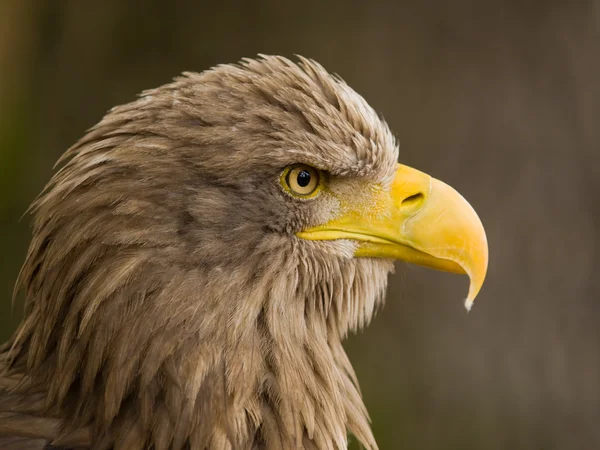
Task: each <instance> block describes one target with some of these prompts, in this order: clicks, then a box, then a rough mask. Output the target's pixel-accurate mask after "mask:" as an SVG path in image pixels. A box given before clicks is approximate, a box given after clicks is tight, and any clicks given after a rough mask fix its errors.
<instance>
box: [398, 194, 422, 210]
mask: <svg viewBox="0 0 600 450" xmlns="http://www.w3.org/2000/svg"><path fill="white" fill-rule="evenodd" d="M424 198H425V196H424V195H423V194H421V193H420V192H419V193H418V194H414V195H411V196H410V197H406V198H405V199H404V200H402V205H401V207H402V208H408V207H411V206H415V205H418V204H420V203H422V202H423V199H424Z"/></svg>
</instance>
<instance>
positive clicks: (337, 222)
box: [298, 164, 488, 309]
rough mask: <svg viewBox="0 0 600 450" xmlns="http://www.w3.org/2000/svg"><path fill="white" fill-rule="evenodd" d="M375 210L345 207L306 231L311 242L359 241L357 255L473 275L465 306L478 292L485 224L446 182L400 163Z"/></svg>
mask: <svg viewBox="0 0 600 450" xmlns="http://www.w3.org/2000/svg"><path fill="white" fill-rule="evenodd" d="M382 195H383V197H382V198H379V199H377V201H376V202H375V203H376V204H374V205H373V207H372V208H369V209H372V210H369V211H365V210H364V209H361V208H358V207H357V208H350V209H346V210H345V211H344V212H343V213H342V215H340V216H339V217H336V218H335V219H333V220H331V221H329V222H327V223H326V224H324V225H319V226H317V227H314V228H311V229H308V230H304V231H301V232H299V233H298V236H299V237H302V238H304V239H311V240H332V239H351V240H355V241H359V242H360V244H359V246H358V247H357V250H356V252H355V256H357V257H380V258H394V259H399V260H402V261H406V262H410V263H414V264H419V265H422V266H426V267H431V268H434V269H438V270H445V271H448V272H454V273H460V274H467V275H468V276H469V277H470V279H471V285H470V287H469V294H468V296H467V299H466V301H465V306H466V307H467V309H470V308H471V306H472V304H473V300H474V299H475V297H476V296H477V294H478V293H479V290H480V289H481V286H482V284H483V280H484V279H485V274H486V272H487V265H488V245H487V239H486V236H485V231H484V229H483V225H482V224H481V221H480V220H479V217H478V216H477V213H475V211H474V210H473V208H472V207H471V205H469V203H468V202H467V201H466V200H465V199H464V198H463V197H462V196H461V195H460V194H459V193H458V192H456V191H455V190H454V189H452V188H451V187H450V186H448V185H447V184H445V183H443V182H441V181H439V180H436V179H435V178H432V177H430V176H429V175H427V174H425V173H423V172H419V171H418V170H415V169H412V168H410V167H407V166H403V165H401V164H399V165H398V169H397V171H396V176H395V178H394V181H393V183H392V187H391V190H390V191H389V192H386V193H384V194H382Z"/></svg>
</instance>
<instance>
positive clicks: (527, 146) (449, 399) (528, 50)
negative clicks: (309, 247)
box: [0, 0, 600, 450]
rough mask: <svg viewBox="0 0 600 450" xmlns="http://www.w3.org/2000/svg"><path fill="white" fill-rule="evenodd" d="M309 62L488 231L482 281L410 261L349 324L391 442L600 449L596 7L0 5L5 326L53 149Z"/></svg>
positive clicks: (0, 258) (371, 399) (381, 437)
mask: <svg viewBox="0 0 600 450" xmlns="http://www.w3.org/2000/svg"><path fill="white" fill-rule="evenodd" d="M257 53H269V54H282V55H285V56H293V55H294V54H302V55H304V56H307V57H310V58H314V59H316V60H317V61H319V62H320V63H321V64H323V65H324V66H325V67H326V68H327V69H328V70H330V71H332V72H336V73H338V74H340V75H341V76H342V77H343V78H344V79H345V80H346V81H347V82H348V83H349V84H350V85H351V86H352V87H353V88H354V89H355V90H357V91H358V92H359V93H361V94H362V95H363V96H364V97H365V98H366V99H367V101H369V102H370V104H371V105H372V106H373V107H374V108H375V109H376V110H377V111H379V112H380V113H381V114H382V115H383V116H384V117H385V118H386V120H387V121H388V122H389V124H390V127H391V128H392V130H394V132H395V133H396V135H397V136H398V138H399V141H400V146H401V151H400V155H401V156H400V158H401V161H402V162H403V163H406V164H408V165H411V166H414V167H417V168H419V169H421V170H423V171H426V172H428V173H430V174H432V175H433V176H435V177H437V178H440V179H442V180H444V181H446V182H447V183H449V184H451V185H452V186H454V187H455V188H456V189H457V190H458V191H460V192H461V193H462V194H463V195H464V196H465V197H466V198H467V199H468V200H469V201H470V202H471V204H472V205H473V206H474V207H475V209H476V210H477V211H478V213H479V215H480V217H481V219H482V221H483V223H484V225H485V227H486V229H487V233H488V239H489V244H490V267H489V272H488V277H487V282H486V284H485V285H484V287H483V290H482V292H481V294H480V296H479V298H478V299H477V301H476V303H475V306H474V308H473V310H472V311H471V313H469V314H467V313H466V312H465V310H464V308H463V306H462V299H463V298H464V296H465V295H466V292H467V284H468V283H467V279H466V278H463V277H456V276H453V275H448V274H443V273H438V272H433V271H428V270H426V269H421V268H417V267H413V266H407V265H398V267H397V273H396V275H394V276H393V277H392V279H391V286H390V290H389V295H388V300H387V305H386V308H385V309H383V310H382V311H381V312H380V313H379V315H378V317H377V318H376V319H375V320H374V321H373V323H372V324H371V326H370V327H369V328H368V329H367V330H365V332H364V333H361V334H360V335H359V336H356V337H352V338H351V339H350V340H349V341H348V345H347V348H348V351H349V353H350V356H351V359H352V361H353V363H354V365H355V368H356V371H357V372H358V376H359V379H360V381H361V386H362V389H363V394H364V397H365V401H366V404H367V407H368V409H369V411H370V412H371V416H372V419H373V428H374V431H375V436H376V437H377V439H378V442H379V445H380V447H381V448H382V450H385V449H440V450H442V449H444V450H445V449H461V450H469V449H477V450H479V449H484V450H487V449H490V450H494V449H511V450H520V449H523V450H532V449H574V450H575V449H577V450H579V449H598V448H600V330H599V319H600V302H599V300H600V299H599V294H600V290H599V288H598V286H600V283H599V282H598V280H597V278H598V272H597V267H599V266H600V261H599V252H598V249H599V247H600V242H599V241H600V233H599V232H598V230H599V229H600V223H599V222H600V200H599V198H600V145H599V144H600V131H599V130H600V123H599V122H600V121H599V119H600V2H599V1H588V2H585V1H572V2H570V1H546V2H542V1H488V2H486V1H471V2H469V1H464V0H458V1H448V2H447V1H444V0H438V1H428V2H419V1H416V0H413V1H393V0H390V1H387V2H367V1H345V2H315V3H311V2H299V3H286V2H282V1H274V0H262V1H247V2H239V3H231V2H227V1H220V2H210V3H207V2H200V1H179V2H164V1H162V2H161V1H157V0H146V1H144V2H134V1H122V0H104V1H102V2H90V1H70V2H67V1H33V0H22V1H18V0H3V1H2V2H0V264H1V265H0V340H2V341H3V340H5V339H6V338H8V337H9V336H10V334H11V333H12V331H13V330H14V328H15V326H16V323H17V321H18V320H19V317H20V311H21V305H20V304H19V303H17V305H16V306H15V308H14V312H13V313H11V301H10V299H11V293H12V286H13V283H14V280H15V278H16V276H17V273H18V270H19V268H20V265H21V263H22V262H23V259H24V256H25V252H26V248H27V245H28V241H29V237H30V231H29V228H28V224H29V218H27V217H25V218H23V219H22V220H19V218H20V216H21V215H22V214H23V213H24V212H25V210H26V208H27V205H28V204H29V203H30V202H31V201H32V200H33V199H34V197H35V196H36V195H37V193H38V192H39V191H40V189H41V188H42V186H43V185H44V184H45V182H46V181H47V180H48V179H49V178H50V176H51V173H52V165H53V164H54V162H55V161H56V159H57V158H58V156H59V155H60V154H61V153H62V152H63V151H64V150H66V148H67V147H69V146H70V145H71V144H72V143H73V142H74V141H75V140H76V139H78V138H79V137H80V136H82V135H83V133H84V131H85V129H87V128H88V127H90V126H92V125H93V124H94V123H96V122H97V121H98V120H99V119H100V118H101V117H102V115H103V114H104V112H105V111H106V110H107V109H109V108H110V107H111V106H114V105H116V104H120V103H124V102H128V101H130V100H132V99H134V98H135V95H136V94H137V93H138V92H139V91H141V90H143V89H147V88H152V87H155V86H158V85H160V84H163V83H166V82H168V81H169V80H170V79H171V78H172V77H173V76H175V75H177V74H178V73H180V72H182V71H184V70H190V71H202V70H204V69H206V68H208V67H211V66H213V65H215V64H218V63H227V62H236V61H238V60H239V59H240V58H242V57H244V56H255V55H256V54H257Z"/></svg>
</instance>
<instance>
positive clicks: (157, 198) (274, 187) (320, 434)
mask: <svg viewBox="0 0 600 450" xmlns="http://www.w3.org/2000/svg"><path fill="white" fill-rule="evenodd" d="M397 158H398V147H397V145H396V143H395V140H394V137H393V135H392V134H391V132H390V131H389V129H388V127H387V125H386V124H385V123H384V122H383V121H382V120H381V119H380V118H379V117H378V116H377V114H376V113H375V112H374V111H373V109H372V108H371V107H370V106H369V105H368V104H367V103H366V102H365V101H364V99H363V98H362V97H360V96H359V95H358V94H357V93H355V92H354V91H353V90H352V89H351V88H350V87H349V86H348V85H347V84H345V83H344V82H343V81H342V80H340V79H339V78H337V77H333V76H331V75H330V74H329V73H327V72H326V71H325V70H324V69H323V68H322V67H321V66H320V65H318V64H317V63H315V62H314V61H310V60H307V59H303V58H301V60H300V62H299V63H295V62H292V61H290V60H287V59H285V58H282V57H273V56H264V57H261V58H259V59H247V60H244V61H243V62H242V63H240V64H237V65H223V66H218V67H216V68H214V69H211V70H208V71H205V72H203V73H201V74H196V73H186V74H184V75H183V76H181V77H179V78H176V79H175V80H174V81H173V82H172V83H170V84H167V85H164V86H162V87H159V88H157V89H153V90H149V91H145V92H144V93H142V94H141V96H140V97H139V98H138V99H137V100H135V101H133V102H131V103H129V104H126V105H123V106H118V107H116V108H113V109H112V110H111V111H109V112H108V113H107V115H106V116H105V117H104V118H103V119H102V120H101V121H100V122H99V123H98V124H97V125H96V126H94V127H93V128H92V129H91V130H89V131H88V133H87V134H86V135H85V136H84V137H83V138H82V139H81V140H80V141H79V142H77V143H76V144H75V145H74V146H73V147H71V148H70V149H69V150H68V151H67V152H66V153H65V155H64V156H63V157H62V158H61V160H60V165H61V167H60V169H59V170H58V171H57V172H56V174H55V175H54V177H53V178H52V179H51V181H50V182H49V183H48V185H47V186H46V187H45V189H44V190H43V192H42V193H41V194H40V196H39V197H38V199H37V200H36V201H35V202H34V203H33V205H32V207H31V213H32V215H33V236H32V241H31V245H30V247H29V251H28V254H27V257H26V261H25V263H24V265H23V268H22V270H21V273H20V275H19V279H18V281H17V287H16V290H17V291H21V292H23V293H24V295H25V315H24V319H23V321H22V323H21V324H20V326H19V327H18V329H17V331H16V332H15V334H14V335H13V337H12V338H11V339H10V340H9V342H7V343H6V344H5V345H4V346H3V347H2V349H1V352H0V448H9V449H13V448H14V449H21V448H23V449H42V448H53V449H88V448H89V449H98V450H104V449H114V450H143V449H155V450H167V449H173V450H179V449H190V450H195V449H198V450H204V449H207V450H212V449H219V450H221V449H223V450H227V449H231V450H234V449H235V450H237V449H248V450H258V449H344V448H346V447H347V435H348V433H351V434H353V435H354V436H356V438H357V439H358V440H359V441H360V442H361V443H362V444H363V445H364V446H365V448H367V449H376V448H377V444H376V442H375V439H374V437H373V435H372V433H371V430H370V426H369V419H368V414H367V411H366V409H365V407H364V405H363V402H362V399H361V395H360V391H359V388H358V382H357V379H356V376H355V374H354V371H353V369H352V366H351V364H350V361H349V360H348V358H347V356H346V354H345V352H344V350H343V348H342V340H343V338H344V337H345V336H346V335H347V333H348V332H349V331H352V330H356V329H358V328H361V327H363V326H364V325H366V324H368V322H369V320H370V319H371V317H372V315H373V313H374V311H375V310H376V309H377V308H378V307H379V306H380V305H381V304H382V301H383V298H384V295H385V289H386V283H387V277H388V274H389V273H390V272H391V271H392V270H393V259H394V258H395V257H394V256H393V254H388V253H385V252H384V253H385V254H382V255H381V256H382V257H374V256H373V255H371V253H372V252H373V250H372V247H370V246H373V245H379V244H377V242H376V241H374V242H373V243H368V242H367V243H363V242H362V241H361V240H360V239H362V238H357V239H351V238H347V236H346V237H345V238H340V237H339V236H337V235H336V236H337V237H336V238H327V236H329V235H327V234H323V232H322V231H319V230H321V228H322V227H323V224H328V223H333V222H335V221H336V220H341V219H339V218H340V217H353V218H354V219H352V220H354V221H365V220H368V221H369V223H374V222H373V221H375V222H377V221H378V220H380V221H382V220H388V219H389V214H383V213H381V212H376V213H373V212H371V213H369V214H371V215H369V214H366V215H363V214H362V213H357V208H363V210H365V209H369V210H373V208H375V210H377V211H379V209H385V208H384V206H381V208H379V209H377V208H378V207H376V206H373V205H379V204H384V203H385V201H387V200H382V199H386V198H388V197H389V196H390V194H389V193H390V192H391V191H393V190H394V189H396V188H395V187H393V186H396V185H395V184H394V183H395V181H394V180H397V178H398V173H399V170H400V169H398V164H397ZM290 174H293V175H294V176H296V174H297V177H296V178H292V179H290ZM316 178H318V184H317V185H316V186H317V187H316V188H315V191H314V192H310V193H308V194H307V193H306V192H308V188H310V186H312V185H311V184H310V183H313V182H314V180H315V179H316ZM315 192H316V193H315ZM394 192H395V191H394ZM424 192H425V191H424ZM414 195H424V196H427V195H428V193H427V192H425V193H424V194H414ZM414 195H413V196H414ZM424 198H425V197H424ZM417 200H419V199H417ZM411 201H412V200H411ZM382 202H383V203H382ZM386 204H387V203H386ZM402 205H404V206H407V207H408V206H410V205H408V201H404V200H403V201H402ZM404 206H403V207H404ZM410 207H413V206H410ZM413 214H414V213H413ZM365 217H366V219H365ZM332 221H333V222H332ZM353 223H354V222H353ZM361 223H362V222H361ZM319 227H321V228H319ZM334 228H335V230H338V231H336V232H338V233H339V232H340V231H339V230H342V231H343V230H346V231H344V232H347V229H346V228H344V227H341V226H336V227H334ZM302 233H308V234H310V233H313V234H311V235H310V236H309V235H308V234H306V235H302ZM315 233H316V234H315ZM319 233H320V234H319ZM303 236H304V237H303ZM323 236H325V237H323ZM419 245H420V244H419ZM388 247H389V246H388ZM386 248H387V247H386ZM418 248H419V249H422V248H425V247H418ZM386 251H387V250H386ZM390 251H391V250H390ZM420 251H422V250H420ZM424 251H425V252H428V250H427V249H426V250H424ZM486 251H487V247H486ZM361 252H363V253H364V254H365V256H361V255H362V254H361ZM369 252H371V253H369ZM463 253H464V252H463ZM432 254H433V253H432ZM390 255H391V256H390ZM375 256H380V255H379V254H377V255H375ZM436 258H438V255H436ZM486 258H487V253H486ZM438 259H440V258H438ZM450 259H451V258H450ZM461 261H462V260H461ZM486 264H487V260H486ZM469 274H470V273H469ZM470 275H472V274H470ZM472 278H473V276H472ZM3 445H4V446H3Z"/></svg>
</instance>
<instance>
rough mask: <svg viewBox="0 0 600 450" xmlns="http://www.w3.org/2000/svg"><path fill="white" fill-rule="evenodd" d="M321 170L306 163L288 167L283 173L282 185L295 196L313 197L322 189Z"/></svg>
mask: <svg viewBox="0 0 600 450" xmlns="http://www.w3.org/2000/svg"><path fill="white" fill-rule="evenodd" d="M321 178H322V177H321V172H320V171H319V170H318V169H315V168H314V167H311V166H307V165H306V164H295V165H293V166H289V167H286V168H285V170H284V171H283V173H282V174H281V185H282V186H283V188H284V189H285V190H286V191H287V192H288V193H289V194H291V195H293V196H294V197H299V198H312V197H314V196H315V195H317V194H318V193H319V191H320V190H321Z"/></svg>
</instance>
